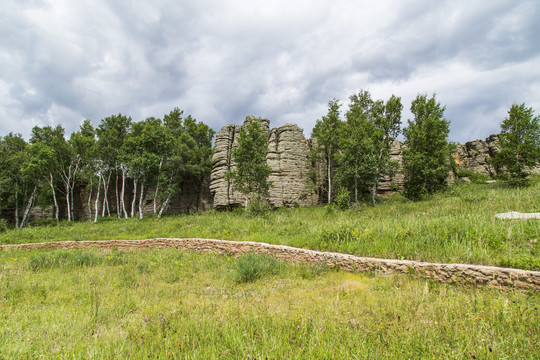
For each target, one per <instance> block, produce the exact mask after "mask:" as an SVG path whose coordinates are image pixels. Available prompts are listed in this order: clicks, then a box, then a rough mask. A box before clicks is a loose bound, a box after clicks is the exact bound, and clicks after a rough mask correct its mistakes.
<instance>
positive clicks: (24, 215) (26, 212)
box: [21, 185, 37, 228]
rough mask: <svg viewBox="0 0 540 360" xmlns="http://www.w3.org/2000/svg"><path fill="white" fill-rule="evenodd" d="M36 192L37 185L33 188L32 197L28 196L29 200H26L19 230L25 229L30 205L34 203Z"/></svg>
mask: <svg viewBox="0 0 540 360" xmlns="http://www.w3.org/2000/svg"><path fill="white" fill-rule="evenodd" d="M36 191H37V185H36V186H34V191H32V195H30V199H28V203H26V208H25V209H24V214H23V218H22V221H21V228H23V227H25V226H26V224H28V214H30V209H31V208H32V205H33V203H34V197H35V196H36Z"/></svg>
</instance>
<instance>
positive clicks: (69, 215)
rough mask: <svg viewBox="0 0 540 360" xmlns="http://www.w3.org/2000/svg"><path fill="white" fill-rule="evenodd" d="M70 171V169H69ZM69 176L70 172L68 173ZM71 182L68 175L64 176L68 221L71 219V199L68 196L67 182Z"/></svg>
mask: <svg viewBox="0 0 540 360" xmlns="http://www.w3.org/2000/svg"><path fill="white" fill-rule="evenodd" d="M70 173H71V170H70ZM69 176H71V174H70V175H69ZM70 182H71V179H70V178H69V177H67V178H66V181H65V185H66V206H67V218H68V221H71V201H70V197H69V183H70Z"/></svg>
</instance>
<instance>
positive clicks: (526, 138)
mask: <svg viewBox="0 0 540 360" xmlns="http://www.w3.org/2000/svg"><path fill="white" fill-rule="evenodd" d="M499 142H500V146H501V151H500V152H499V153H498V154H497V155H496V157H495V163H496V164H497V165H498V166H499V168H503V169H505V170H506V171H507V172H508V173H509V175H510V183H511V184H515V185H517V186H520V185H526V184H527V177H528V175H529V174H530V171H531V169H532V168H534V167H535V166H537V165H538V164H540V116H536V117H534V110H533V108H532V107H529V108H527V107H525V104H524V103H523V104H521V105H517V104H513V105H512V107H511V108H510V110H509V111H508V117H507V118H506V119H504V121H503V122H502V123H501V134H500V135H499Z"/></svg>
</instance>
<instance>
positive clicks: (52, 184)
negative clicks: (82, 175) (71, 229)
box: [49, 172, 60, 225]
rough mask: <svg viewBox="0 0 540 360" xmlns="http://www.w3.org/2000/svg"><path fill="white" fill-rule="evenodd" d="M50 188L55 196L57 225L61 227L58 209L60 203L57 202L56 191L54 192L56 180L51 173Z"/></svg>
mask: <svg viewBox="0 0 540 360" xmlns="http://www.w3.org/2000/svg"><path fill="white" fill-rule="evenodd" d="M49 186H50V187H51V191H52V194H53V201H54V217H55V218H56V225H60V218H59V213H60V211H59V209H58V201H57V200H56V191H55V190H54V179H53V175H52V173H51V172H49Z"/></svg>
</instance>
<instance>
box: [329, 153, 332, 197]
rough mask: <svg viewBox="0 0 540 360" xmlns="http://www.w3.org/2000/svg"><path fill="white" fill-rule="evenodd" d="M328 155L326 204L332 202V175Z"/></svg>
mask: <svg viewBox="0 0 540 360" xmlns="http://www.w3.org/2000/svg"><path fill="white" fill-rule="evenodd" d="M330 169H331V164H330V155H328V205H330V203H331V202H332V177H331V176H330V175H331V170H330Z"/></svg>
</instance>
